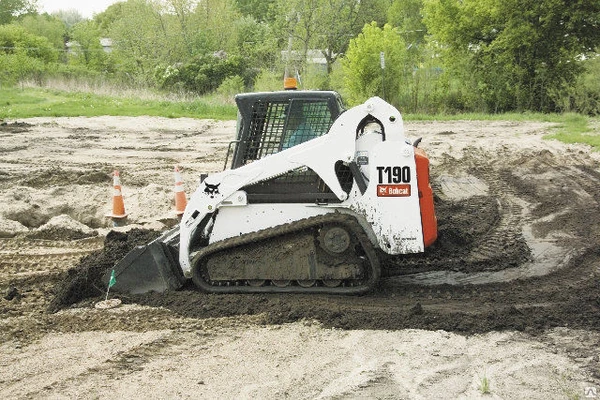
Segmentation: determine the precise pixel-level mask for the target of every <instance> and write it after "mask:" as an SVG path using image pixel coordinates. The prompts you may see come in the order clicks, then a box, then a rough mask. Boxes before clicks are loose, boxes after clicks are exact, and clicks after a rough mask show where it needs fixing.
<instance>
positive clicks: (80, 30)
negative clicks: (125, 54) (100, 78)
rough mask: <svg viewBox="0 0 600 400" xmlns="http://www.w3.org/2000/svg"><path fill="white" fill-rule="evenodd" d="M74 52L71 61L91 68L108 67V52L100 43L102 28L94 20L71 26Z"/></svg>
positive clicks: (99, 69)
mask: <svg viewBox="0 0 600 400" xmlns="http://www.w3.org/2000/svg"><path fill="white" fill-rule="evenodd" d="M71 40H72V42H71V44H72V48H71V49H72V54H71V55H70V61H71V62H73V63H75V64H80V65H85V66H86V67H88V68H89V69H90V70H93V71H101V70H104V69H105V68H106V53H105V52H104V50H103V48H102V45H101V44H100V29H99V27H98V25H97V24H96V23H95V22H94V21H90V20H85V21H82V22H79V23H78V24H76V25H74V26H73V27H72V28H71Z"/></svg>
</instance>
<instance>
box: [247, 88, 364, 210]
mask: <svg viewBox="0 0 600 400" xmlns="http://www.w3.org/2000/svg"><path fill="white" fill-rule="evenodd" d="M249 122H250V126H249V136H248V137H249V140H248V144H247V147H246V150H245V153H244V163H245V164H247V163H250V162H252V161H254V160H258V159H260V158H263V157H265V156H267V155H270V154H275V153H278V152H280V151H282V150H285V149H287V148H290V147H293V146H296V145H298V144H300V143H303V142H305V141H307V140H310V139H313V138H316V137H319V136H322V135H324V134H326V133H327V132H328V131H329V128H330V127H331V125H332V124H333V122H334V119H333V117H332V114H331V110H330V109H329V107H328V103H327V101H326V100H321V99H319V100H313V99H293V100H291V101H285V102H276V101H271V102H265V101H258V102H256V103H255V104H254V107H253V110H252V117H251V119H250V121H249ZM336 172H339V175H338V176H339V177H340V181H341V182H348V181H351V179H352V177H351V175H350V173H349V171H347V170H346V169H345V168H344V167H343V166H336ZM343 186H348V183H346V184H343ZM245 190H246V191H247V193H248V198H249V200H250V201H253V202H315V201H316V202H327V201H331V200H333V201H335V200H337V198H336V197H335V196H334V195H333V193H332V192H331V190H330V189H329V188H328V187H327V185H325V184H324V183H323V181H322V180H321V179H320V178H319V176H318V175H317V174H316V173H315V172H314V171H312V170H311V169H309V168H306V167H302V168H298V169H296V170H294V171H291V172H289V173H287V174H285V175H282V176H279V177H277V178H273V179H271V180H268V181H264V182H260V183H257V184H255V185H252V186H250V187H247V188H245ZM348 190H349V189H348Z"/></svg>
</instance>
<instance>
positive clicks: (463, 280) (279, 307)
mask: <svg viewBox="0 0 600 400" xmlns="http://www.w3.org/2000/svg"><path fill="white" fill-rule="evenodd" d="M594 124H595V125H594V129H595V133H596V134H598V130H599V124H598V121H596V122H594ZM405 127H406V134H407V136H409V137H410V138H411V139H416V138H418V137H422V138H423V141H422V144H421V145H420V146H421V147H422V148H424V149H425V150H426V151H427V153H428V154H429V156H430V159H431V162H432V168H431V173H432V181H433V187H434V191H435V194H436V209H437V214H438V222H439V232H440V233H439V239H438V241H437V243H436V244H435V245H434V246H433V247H432V248H431V249H429V251H428V252H427V253H426V254H425V255H419V256H410V257H402V258H390V259H387V260H385V261H384V267H385V273H386V275H387V277H386V279H384V280H383V281H382V283H381V285H380V286H379V287H378V289H377V290H376V291H375V292H373V293H371V294H368V295H365V296H359V297H345V296H324V295H318V296H315V295H313V296H306V295H304V296H303V295H228V296H225V295H208V294H204V293H201V292H198V291H196V290H194V288H192V287H185V288H184V289H183V290H181V291H177V292H172V293H166V294H148V295H138V296H124V295H117V297H118V298H120V299H121V300H122V301H123V303H124V304H123V305H122V306H121V307H118V308H115V309H111V310H98V309H96V308H94V304H96V303H97V302H98V301H101V300H103V299H104V290H105V289H104V288H103V287H101V286H100V285H98V284H97V282H96V280H95V278H94V276H92V275H82V274H80V273H79V272H80V271H81V268H82V266H90V265H98V266H106V267H102V268H108V267H109V266H110V265H111V263H112V262H113V261H114V260H115V259H118V258H119V257H120V255H121V252H124V251H126V247H127V246H130V245H131V244H132V243H133V242H135V241H144V240H146V239H147V238H148V237H151V236H152V235H155V234H156V233H155V232H158V231H161V230H164V229H167V228H168V227H171V226H173V225H174V224H175V223H176V218H175V214H174V211H173V200H172V199H173V193H172V188H173V176H172V170H173V166H174V165H175V164H177V165H180V166H182V167H183V177H184V181H185V188H186V192H187V193H188V194H190V193H191V192H192V191H193V190H194V189H195V186H196V183H197V181H198V178H199V175H200V173H203V172H211V171H218V170H221V169H222V168H223V161H224V159H225V154H226V149H227V144H228V143H229V141H230V140H232V138H233V132H234V122H231V121H226V122H217V121H206V120H194V119H162V118H148V117H139V118H125V117H97V118H33V119H28V120H25V121H12V122H11V121H8V122H6V123H4V124H3V125H2V126H0V137H1V138H2V139H1V140H0V166H1V168H0V255H1V258H0V294H2V296H3V298H1V299H0V316H1V320H0V348H1V349H2V351H1V352H0V365H2V369H1V372H0V395H2V396H3V397H5V398H20V397H22V398H46V397H83V398H96V397H106V396H110V397H125V396H129V397H150V398H199V397H204V398H217V397H219V398H222V397H225V398H273V397H279V398H281V397H289V398H330V399H339V398H426V397H427V398H429V397H444V398H455V397H466V398H473V397H479V396H484V397H498V398H524V397H529V398H562V397H567V398H577V397H580V398H582V397H585V396H591V395H593V394H595V393H597V394H596V395H597V396H598V397H600V362H599V361H600V360H599V353H598V349H599V348H600V346H599V345H600V334H599V332H598V330H599V328H600V156H599V154H598V153H594V152H591V151H590V149H589V148H588V147H586V146H583V145H565V144H562V143H559V142H556V141H552V140H545V139H543V137H544V135H545V134H547V133H550V132H552V131H553V129H554V126H553V125H552V124H546V123H537V122H535V123H534V122H525V123H515V122H501V121H496V122H489V121H488V122H482V121H455V122H418V123H417V122H410V123H405ZM114 169H118V170H119V171H120V172H121V179H122V184H123V195H124V199H125V205H126V211H127V212H128V213H129V218H128V226H126V227H123V228H116V229H114V230H113V228H112V226H111V223H110V221H109V220H108V219H107V218H106V217H105V214H106V213H108V212H109V211H110V202H111V197H110V196H112V187H111V183H112V180H111V173H112V171H113V170H114ZM132 229H133V230H132ZM151 231H155V232H151ZM146 235H148V236H146ZM105 243H106V246H105ZM107 249H108V250H110V251H107ZM65 282H69V283H70V284H71V286H70V287H71V288H72V287H73V285H72V283H73V282H76V283H77V284H76V285H75V287H77V288H81V290H76V291H75V292H74V293H75V294H74V295H72V296H68V295H66V294H65ZM111 297H112V295H111ZM484 378H485V379H484ZM486 380H487V381H488V382H489V392H490V393H489V394H485V393H484V392H486V390H485V387H484V385H483V382H484V381H486Z"/></svg>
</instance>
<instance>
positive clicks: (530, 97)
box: [425, 0, 600, 112]
mask: <svg viewBox="0 0 600 400" xmlns="http://www.w3.org/2000/svg"><path fill="white" fill-rule="evenodd" d="M425 13H426V17H425V22H426V25H427V28H428V31H429V32H430V33H432V34H433V36H434V39H435V40H437V41H438V42H439V43H441V44H443V45H445V46H446V47H445V49H446V52H445V53H446V54H444V56H445V58H444V64H445V66H447V67H448V72H449V73H457V72H458V68H459V67H460V68H464V73H466V74H468V75H470V76H472V78H473V79H474V80H475V82H476V86H475V88H476V90H477V92H478V93H479V95H480V96H481V97H482V99H483V100H484V101H485V102H486V104H487V106H488V108H489V109H490V110H491V111H494V112H498V111H505V110H525V109H527V110H539V111H553V110H556V109H557V106H556V104H555V103H554V102H553V101H552V98H551V96H550V93H551V92H552V91H556V90H559V89H560V87H561V86H562V85H565V84H566V85H571V84H572V83H573V82H574V81H575V79H576V77H577V75H578V73H579V72H580V67H579V63H578V62H577V57H578V56H580V55H581V54H585V53H588V52H590V51H591V50H592V49H593V47H594V46H595V45H597V44H598V43H600V3H598V2H584V1H573V2H564V1H560V0H445V1H439V0H428V1H427V2H426V6H425Z"/></svg>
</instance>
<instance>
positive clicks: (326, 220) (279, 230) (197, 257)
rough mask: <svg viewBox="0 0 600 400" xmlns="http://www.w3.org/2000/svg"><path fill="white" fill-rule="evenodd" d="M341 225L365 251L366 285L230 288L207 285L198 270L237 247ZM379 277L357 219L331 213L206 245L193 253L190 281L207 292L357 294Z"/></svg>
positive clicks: (370, 244)
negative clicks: (367, 267) (214, 256)
mask: <svg viewBox="0 0 600 400" xmlns="http://www.w3.org/2000/svg"><path fill="white" fill-rule="evenodd" d="M331 223H335V224H342V225H345V226H346V227H348V228H349V229H350V231H351V232H352V233H353V234H354V237H355V238H356V239H357V240H358V242H359V243H360V245H361V246H362V248H363V251H364V252H365V255H366V257H367V259H368V260H369V261H370V268H371V271H370V276H369V278H368V280H367V281H366V282H365V284H363V285H360V286H338V287H334V288H329V287H325V286H312V287H309V288H304V287H301V286H286V287H283V288H280V287H277V286H272V285H269V286H259V287H254V286H248V285H246V284H245V282H244V283H243V284H242V282H238V285H236V284H235V283H234V284H233V285H231V286H213V285H211V284H210V283H208V282H206V281H205V280H204V278H203V277H202V272H201V267H202V265H203V260H204V259H206V258H207V257H210V256H211V255H213V254H215V253H217V252H221V251H227V250H231V249H234V248H236V247H238V246H243V245H246V244H250V243H254V242H260V241H264V240H268V239H272V238H278V237H280V236H282V235H285V234H288V233H296V232H300V231H303V230H306V229H310V228H312V227H315V226H319V225H323V224H331ZM380 276H381V269H380V265H379V260H378V258H377V254H376V251H375V248H374V247H373V245H372V243H371V242H370V241H369V239H368V237H367V235H366V234H365V233H364V232H363V229H362V227H361V226H360V224H359V223H358V222H357V221H356V219H355V218H354V217H352V216H350V215H346V214H341V213H331V214H326V215H321V216H317V217H311V218H306V219H303V220H300V221H295V222H292V223H289V224H283V225H279V226H277V227H274V228H269V229H264V230H261V231H258V232H254V233H249V234H246V235H242V236H238V237H233V238H229V239H226V240H223V241H220V242H217V243H214V244H212V245H209V246H206V247H204V248H203V249H201V250H200V251H199V252H197V253H196V254H194V256H193V259H192V279H193V281H194V283H195V284H196V286H198V287H199V288H201V289H202V290H205V291H207V292H209V293H323V294H360V293H365V292H368V291H370V290H372V289H373V288H374V287H375V285H376V284H377V282H378V281H379V278H380Z"/></svg>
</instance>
